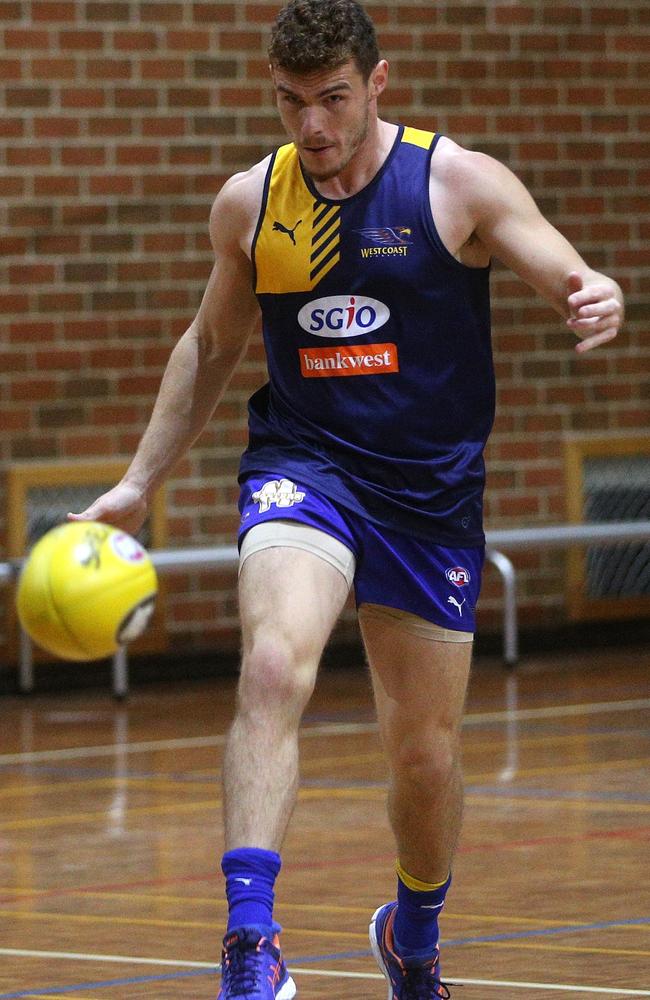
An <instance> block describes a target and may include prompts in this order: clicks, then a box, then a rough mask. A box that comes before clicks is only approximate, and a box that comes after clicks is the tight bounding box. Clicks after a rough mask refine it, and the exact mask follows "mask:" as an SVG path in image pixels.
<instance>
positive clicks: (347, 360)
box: [300, 344, 399, 378]
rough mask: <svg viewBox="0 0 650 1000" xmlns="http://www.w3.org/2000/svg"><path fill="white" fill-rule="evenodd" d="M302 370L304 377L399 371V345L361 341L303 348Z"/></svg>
mask: <svg viewBox="0 0 650 1000" xmlns="http://www.w3.org/2000/svg"><path fill="white" fill-rule="evenodd" d="M300 371H301V372H302V375H303V377H304V378H332V377H333V376H336V375H383V374H384V373H385V372H398V371H399V362H398V359H397V347H396V345H395V344H359V345H356V346H352V345H350V346H346V347H306V348H301V349H300Z"/></svg>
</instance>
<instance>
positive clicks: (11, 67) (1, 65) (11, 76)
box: [0, 59, 23, 80]
mask: <svg viewBox="0 0 650 1000" xmlns="http://www.w3.org/2000/svg"><path fill="white" fill-rule="evenodd" d="M22 78H23V64H22V62H21V61H20V59H0V80H22Z"/></svg>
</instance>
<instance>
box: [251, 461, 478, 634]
mask: <svg viewBox="0 0 650 1000" xmlns="http://www.w3.org/2000/svg"><path fill="white" fill-rule="evenodd" d="M239 510H240V513H241V522H240V529H239V544H240V545H241V541H242V539H243V537H244V535H245V534H246V532H247V531H248V530H249V529H250V528H252V527H254V526H255V525H256V524H262V523H266V522H268V521H271V520H273V519H276V518H280V519H282V520H285V521H287V520H290V521H297V522H299V523H300V524H306V525H310V526H311V527H313V528H317V529H319V530H320V531H324V532H325V533H326V534H328V535H331V536H332V537H334V538H337V539H338V540H339V541H340V542H342V543H343V545H345V546H346V547H347V548H348V549H349V550H350V551H351V552H352V553H353V554H354V557H355V559H356V568H355V573H354V592H355V599H356V604H357V607H359V605H361V604H380V605H384V606H386V607H390V608H397V609H399V610H401V611H407V612H410V613H411V614H413V615H417V616H418V617H420V618H424V619H425V620H426V621H431V622H434V623H435V624H436V625H440V626H441V627H442V628H447V629H453V630H455V631H458V632H474V631H475V628H476V620H475V610H476V603H477V601H478V595H479V591H480V587H481V571H482V569H483V561H484V556H485V549H484V547H483V546H482V545H481V546H473V547H471V548H448V547H447V546H445V545H436V544H435V543H434V542H430V541H427V539H424V538H417V537H414V536H412V535H408V534H405V533H403V532H400V531H395V530H394V529H392V528H387V527H385V526H383V525H379V524H375V523H374V522H373V521H368V520H366V519H365V518H362V517H359V515H358V514H356V513H355V512H354V511H351V510H348V509H346V508H343V507H341V506H338V505H336V504H333V503H332V502H331V501H330V500H328V499H327V497H325V496H323V494H322V493H319V492H318V491H317V490H314V489H312V488H311V487H310V486H307V485H306V484H304V483H300V482H293V481H291V480H288V479H286V478H284V477H282V475H278V474H276V473H269V474H267V475H261V476H260V475H252V476H250V477H249V478H248V479H246V480H244V482H243V483H242V484H241V493H240V498H239Z"/></svg>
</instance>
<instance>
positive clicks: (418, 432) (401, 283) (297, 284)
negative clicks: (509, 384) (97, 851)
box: [241, 126, 494, 546]
mask: <svg viewBox="0 0 650 1000" xmlns="http://www.w3.org/2000/svg"><path fill="white" fill-rule="evenodd" d="M437 140H438V136H437V135H435V134H434V133H431V132H423V131H420V130H418V129H413V128H404V127H402V126H400V128H399V131H398V134H397V137H396V140H395V143H394V145H393V148H392V150H391V152H390V154H389V155H388V157H387V159H386V161H385V162H384V164H383V165H382V167H381V169H380V170H379V172H378V173H377V174H376V176H375V177H374V178H373V179H372V181H371V182H370V183H369V184H368V185H367V186H366V187H365V188H363V190H361V191H359V192H358V193H357V194H355V195H353V196H352V197H350V198H346V199H343V200H338V201H337V200H334V199H331V198H325V197H323V196H322V195H321V194H319V193H318V191H317V189H316V187H315V186H314V185H313V183H312V181H311V180H310V178H309V177H308V176H307V175H306V174H305V173H304V171H303V169H302V166H301V163H300V159H299V157H298V154H297V151H296V149H295V147H294V146H293V144H291V145H286V146H282V147H281V148H280V149H279V150H278V151H277V152H276V153H275V154H274V156H273V157H272V159H271V163H270V165H269V169H268V173H267V177H266V182H265V186H264V195H263V200H262V207H261V212H260V217H259V221H258V225H257V231H256V234H255V239H254V243H253V266H254V281H255V292H256V294H257V296H258V299H259V302H260V306H261V310H262V318H263V331H264V342H265V347H266V353H267V361H268V370H269V381H268V383H267V384H266V385H265V386H264V387H263V388H262V389H260V390H259V391H258V392H256V393H255V394H254V395H253V396H252V398H251V400H250V402H249V429H250V442H249V447H248V448H247V450H246V452H245V453H244V455H243V457H242V463H241V476H242V477H243V476H247V475H249V474H251V473H253V472H256V473H262V474H263V473H266V472H269V473H275V474H280V473H281V474H282V475H283V476H286V477H288V478H291V479H295V480H296V481H297V482H300V483H304V484H307V485H311V486H312V487H314V488H315V489H318V490H320V491H321V492H322V493H324V494H326V495H327V496H328V497H329V498H330V499H331V500H333V501H336V502H338V503H339V504H342V505H343V506H344V507H347V508H350V509H352V510H354V511H357V512H358V513H360V514H362V515H363V516H366V517H368V518H370V519H371V520H372V521H375V522H377V523H379V524H384V525H388V526H389V527H392V528H397V529H401V530H404V531H407V532H413V533H415V534H418V535H421V536H424V537H427V538H431V539H432V541H434V542H438V543H440V544H446V545H458V546H468V545H480V544H482V543H483V541H484V535H483V527H482V501H483V489H484V478H485V473H484V463H483V449H484V447H485V442H486V440H487V437H488V434H489V432H490V429H491V426H492V421H493V418H494V372H493V364H492V350H491V338H490V306H489V288H488V279H489V268H471V267H467V266H466V265H464V264H461V263H459V262H458V261H457V260H456V259H455V258H454V257H453V256H452V254H450V253H449V251H448V250H447V249H446V248H445V246H444V245H443V243H442V241H441V239H440V237H439V235H438V232H437V229H436V226H435V222H434V219H433V217H432V213H431V208H430V201H429V170H430V160H431V156H432V155H434V153H435V148H436V143H437ZM450 208H451V210H453V206H450Z"/></svg>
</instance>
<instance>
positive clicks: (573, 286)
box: [566, 271, 583, 295]
mask: <svg viewBox="0 0 650 1000" xmlns="http://www.w3.org/2000/svg"><path fill="white" fill-rule="evenodd" d="M582 287H583V282H582V275H580V274H578V272H577V271H572V272H571V274H570V275H569V277H568V278H567V282H566V290H567V295H573V294H574V293H575V292H579V291H580V290H581V289H582Z"/></svg>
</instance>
